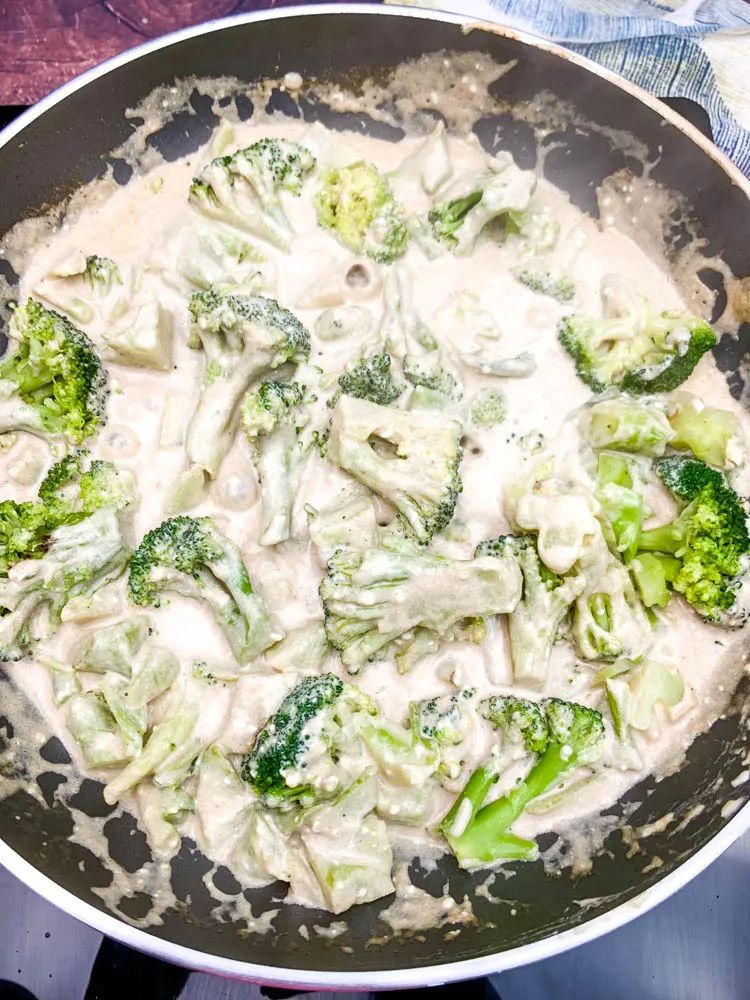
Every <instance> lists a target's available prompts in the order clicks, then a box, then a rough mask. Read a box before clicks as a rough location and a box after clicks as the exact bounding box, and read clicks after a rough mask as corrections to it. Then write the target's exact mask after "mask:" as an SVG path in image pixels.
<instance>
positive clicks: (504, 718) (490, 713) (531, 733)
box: [479, 694, 549, 757]
mask: <svg viewBox="0 0 750 1000" xmlns="http://www.w3.org/2000/svg"><path fill="white" fill-rule="evenodd" d="M542 709H543V706H541V707H540V705H538V704H537V703H536V702H535V701H529V700H528V699H526V698H517V697H515V695H502V694H493V695H490V697H489V698H483V699H482V701H481V702H480V703H479V712H480V714H481V715H482V716H483V717H484V718H485V719H486V720H487V721H488V722H489V723H490V724H491V725H492V726H493V727H494V728H495V729H497V730H498V731H499V732H500V733H502V737H503V744H502V749H503V750H508V749H510V750H512V748H516V747H517V748H521V749H522V750H523V751H525V752H526V753H544V751H545V750H546V749H547V744H548V742H549V726H548V725H547V718H546V716H545V714H544V711H543V710H542ZM504 756H505V757H508V756H509V755H508V754H507V753H506V754H504Z"/></svg>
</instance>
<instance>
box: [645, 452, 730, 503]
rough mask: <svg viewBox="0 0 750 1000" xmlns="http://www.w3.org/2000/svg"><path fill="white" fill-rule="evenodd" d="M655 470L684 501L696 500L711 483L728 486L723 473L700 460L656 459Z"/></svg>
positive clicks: (673, 456) (670, 489)
mask: <svg viewBox="0 0 750 1000" xmlns="http://www.w3.org/2000/svg"><path fill="white" fill-rule="evenodd" d="M654 469H655V470H656V474H657V475H658V476H659V478H660V479H661V481H662V482H663V483H664V485H665V486H666V487H667V489H668V490H669V491H670V493H674V495H675V496H677V497H680V499H682V500H695V498H696V497H697V496H698V494H699V493H700V491H701V490H702V489H703V487H704V486H707V485H708V484H709V483H713V485H714V486H719V487H721V486H727V485H728V483H727V481H726V479H725V478H724V476H723V475H722V473H721V472H717V471H716V469H712V468H710V467H709V466H708V465H706V463H705V462H701V461H700V459H698V458H683V457H682V456H678V455H667V456H665V457H664V458H657V459H656V461H655V462H654Z"/></svg>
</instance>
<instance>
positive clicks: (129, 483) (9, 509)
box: [0, 451, 136, 575]
mask: <svg viewBox="0 0 750 1000" xmlns="http://www.w3.org/2000/svg"><path fill="white" fill-rule="evenodd" d="M135 498H136V491H135V486H134V483H133V479H132V476H131V475H130V473H128V472H125V471H118V470H117V468H116V466H115V465H114V464H113V463H112V462H104V461H101V460H96V461H93V462H92V461H90V460H89V457H88V452H86V451H78V452H74V453H71V454H70V455H66V457H65V458H63V459H61V460H60V461H59V462H57V463H56V464H55V465H53V466H52V468H51V469H50V470H49V472H48V473H47V476H46V477H45V479H44V480H43V481H42V483H41V484H40V486H39V501H27V502H25V503H16V502H15V501H13V500H5V501H3V502H2V503H0V575H4V574H6V573H7V572H8V570H9V568H10V567H11V566H13V565H14V564H15V563H17V562H19V561H20V560H22V559H39V558H41V557H42V556H43V555H44V553H45V551H46V550H47V548H48V546H49V540H50V535H51V533H52V531H53V530H54V529H55V528H58V527H60V526H61V525H63V524H74V523H76V522H77V521H80V520H82V519H83V518H84V517H86V516H88V515H89V514H93V513H94V512H95V511H97V510H99V509H101V508H103V507H111V508H114V509H116V510H121V509H122V508H124V507H126V506H128V504H130V503H132V502H133V501H134V500H135Z"/></svg>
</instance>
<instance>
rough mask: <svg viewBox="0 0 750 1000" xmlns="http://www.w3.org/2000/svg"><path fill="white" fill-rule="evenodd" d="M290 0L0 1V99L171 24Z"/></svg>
mask: <svg viewBox="0 0 750 1000" xmlns="http://www.w3.org/2000/svg"><path fill="white" fill-rule="evenodd" d="M294 2H295V0H0V104H33V103H34V102H35V101H38V100H39V99H40V98H41V97H44V95H45V94H48V93H49V92H50V91H51V90H54V89H55V87H59V86H60V84H62V83H65V81H66V80H70V79H71V77H74V76H76V75H77V74H78V73H82V72H83V71H84V70H86V69H90V68H91V67H92V66H95V65H96V64H97V63H100V62H102V60H104V59H109V58H110V57H111V56H113V55H116V54H117V53H118V52H122V51H124V50H125V49H129V48H132V47H133V46H134V45H140V44H141V43H142V42H144V41H147V40H148V39H149V38H156V37H157V36H159V35H163V34H166V32H168V31H175V30H176V29H178V28H184V27H187V26H188V25H191V24H200V23H201V22H203V21H209V20H211V19H212V18H216V17H225V16H226V15H228V14H239V13H244V12H246V11H253V10H261V9H264V8H267V7H282V6H289V5H290V4H292V3H294ZM297 2H300V0H297Z"/></svg>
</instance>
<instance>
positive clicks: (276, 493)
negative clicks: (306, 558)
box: [242, 382, 313, 545]
mask: <svg viewBox="0 0 750 1000" xmlns="http://www.w3.org/2000/svg"><path fill="white" fill-rule="evenodd" d="M305 392H306V387H305V386H304V385H300V383H299V382H262V383H261V385H260V388H259V389H258V390H257V392H250V393H248V394H247V396H246V397H245V401H244V403H243V404H242V428H243V430H244V432H245V436H246V438H247V440H248V442H249V443H250V447H251V450H252V455H253V461H254V462H255V466H256V468H257V470H258V478H259V479H260V487H261V498H262V499H261V503H262V528H261V535H260V542H261V545H277V544H278V543H279V542H284V541H286V539H287V538H289V536H290V534H291V528H292V509H293V507H294V502H295V500H296V498H297V491H298V489H299V483H300V478H301V476H302V472H303V469H304V465H305V460H306V458H307V456H308V455H309V454H310V449H311V448H312V444H313V442H312V440H311V439H310V438H309V436H308V437H303V436H302V432H303V430H304V428H305V426H306V425H307V423H308V420H309V416H308V414H307V407H308V405H309V400H308V399H307V398H306V396H305Z"/></svg>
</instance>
